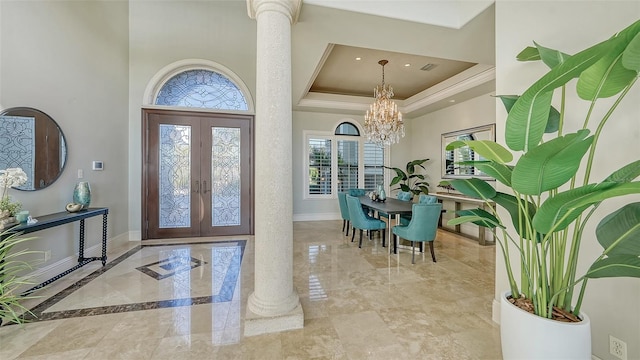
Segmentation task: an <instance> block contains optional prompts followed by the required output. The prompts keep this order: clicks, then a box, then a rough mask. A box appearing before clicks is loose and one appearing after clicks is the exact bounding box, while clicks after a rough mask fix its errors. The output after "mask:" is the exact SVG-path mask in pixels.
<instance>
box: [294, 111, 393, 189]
mask: <svg viewBox="0 0 640 360" xmlns="http://www.w3.org/2000/svg"><path fill="white" fill-rule="evenodd" d="M305 142H306V154H305V162H306V163H305V169H306V171H307V172H308V173H307V174H306V176H305V187H304V188H305V198H335V197H336V196H337V193H338V192H343V191H347V190H348V189H354V188H359V189H363V188H364V189H366V190H367V191H372V190H375V189H376V188H377V186H378V185H379V184H384V183H385V180H384V175H385V171H384V165H385V149H384V148H383V147H380V146H377V145H375V144H373V143H370V142H368V141H366V139H365V138H364V137H362V136H360V131H359V129H358V127H357V126H355V125H354V124H352V123H350V122H342V123H340V124H339V125H338V126H336V128H335V131H334V133H333V135H330V134H327V133H324V134H323V133H313V132H305Z"/></svg>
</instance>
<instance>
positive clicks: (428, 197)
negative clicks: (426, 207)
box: [418, 194, 438, 204]
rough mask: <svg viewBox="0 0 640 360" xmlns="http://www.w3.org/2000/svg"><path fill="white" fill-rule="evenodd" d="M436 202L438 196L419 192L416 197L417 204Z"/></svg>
mask: <svg viewBox="0 0 640 360" xmlns="http://www.w3.org/2000/svg"><path fill="white" fill-rule="evenodd" d="M437 202H438V198H437V197H435V196H433V195H425V194H420V197H419V198H418V204H435V203H437Z"/></svg>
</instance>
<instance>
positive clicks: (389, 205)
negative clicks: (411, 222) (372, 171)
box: [359, 195, 413, 248]
mask: <svg viewBox="0 0 640 360" xmlns="http://www.w3.org/2000/svg"><path fill="white" fill-rule="evenodd" d="M359 198H360V203H361V204H362V205H363V206H365V207H367V208H369V209H371V210H373V211H376V212H378V213H380V212H384V213H387V214H389V223H388V227H389V228H388V229H387V234H388V235H387V236H388V241H387V243H388V244H389V247H390V248H391V245H392V239H393V234H392V233H393V231H392V230H391V217H392V216H395V220H396V221H395V225H398V224H400V216H401V215H411V210H412V205H413V202H411V201H403V200H398V199H395V198H386V199H385V200H384V201H379V200H373V199H371V198H369V196H366V195H363V196H360V197H359ZM383 245H384V240H383Z"/></svg>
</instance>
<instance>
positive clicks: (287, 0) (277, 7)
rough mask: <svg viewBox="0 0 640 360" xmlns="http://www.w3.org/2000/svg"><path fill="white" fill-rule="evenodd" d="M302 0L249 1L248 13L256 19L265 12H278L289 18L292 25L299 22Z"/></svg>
mask: <svg viewBox="0 0 640 360" xmlns="http://www.w3.org/2000/svg"><path fill="white" fill-rule="evenodd" d="M301 7H302V0H247V13H248V14H249V17H250V18H252V19H256V18H257V17H258V14H260V13H261V12H263V11H277V12H279V13H282V14H284V15H285V16H286V17H288V18H289V21H290V22H291V25H293V24H295V23H296V22H297V21H298V15H300V8H301Z"/></svg>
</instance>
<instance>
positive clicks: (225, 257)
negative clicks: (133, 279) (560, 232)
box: [23, 240, 247, 322]
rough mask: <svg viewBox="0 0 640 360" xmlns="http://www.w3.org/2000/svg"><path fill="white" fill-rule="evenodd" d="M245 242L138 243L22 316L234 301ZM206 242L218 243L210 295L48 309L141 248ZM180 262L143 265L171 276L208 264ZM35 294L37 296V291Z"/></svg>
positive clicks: (32, 317)
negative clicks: (68, 308) (79, 307)
mask: <svg viewBox="0 0 640 360" xmlns="http://www.w3.org/2000/svg"><path fill="white" fill-rule="evenodd" d="M246 243H247V241H246V240H228V241H209V242H190V243H177V244H176V243H168V244H150V245H139V246H136V247H134V248H132V249H131V250H129V251H127V252H126V253H124V254H123V255H121V256H119V257H118V258H116V259H114V260H113V261H111V262H109V263H107V264H106V265H105V266H103V267H101V268H99V269H97V270H96V271H94V272H93V273H91V274H89V275H88V276H86V277H85V278H83V279H81V280H79V281H77V282H76V283H74V284H72V285H70V286H69V287H67V288H66V289H64V290H62V291H60V292H59V293H57V294H55V295H53V296H52V297H50V298H48V299H46V300H45V301H43V302H42V303H40V304H39V305H37V306H35V307H34V308H32V309H30V310H29V312H28V313H26V314H25V315H24V316H23V318H24V319H25V320H26V321H29V322H34V321H45V320H55V319H65V318H71V317H83V316H93V315H103V314H113V313H121V312H129V311H140V310H150V309H160V308H170V307H180V306H191V305H200V304H210V303H218V302H227V301H231V299H232V298H233V293H234V291H235V286H236V284H237V280H238V277H239V275H240V266H241V264H242V258H243V256H244V250H245V245H246ZM204 244H215V246H213V247H212V254H213V255H212V264H211V266H212V267H213V273H214V276H213V282H214V284H212V287H213V290H212V291H214V292H216V291H215V290H216V289H217V293H215V294H212V295H211V296H200V297H191V298H180V299H169V300H160V301H147V302H141V303H132V304H120V305H111V306H101V307H92V308H83V309H74V310H63V311H51V312H46V310H47V309H48V308H50V307H52V306H53V305H55V304H57V303H58V302H60V301H62V300H63V299H64V298H66V297H67V296H69V295H71V294H72V293H73V292H75V291H76V290H78V289H80V288H81V287H83V286H84V285H86V284H88V283H89V282H91V281H92V280H94V279H96V278H97V277H99V276H100V275H102V274H104V273H105V272H107V271H109V270H110V269H112V268H113V267H115V266H116V265H118V264H120V263H121V262H122V261H124V260H126V259H127V258H128V257H130V256H132V255H134V254H136V253H137V252H139V251H140V250H141V249H142V248H145V247H170V246H184V245H204ZM181 261H182V262H181V263H177V262H176V259H174V258H171V257H170V258H168V259H165V260H162V261H159V262H156V263H152V264H148V265H146V266H143V267H141V268H147V269H149V268H150V267H152V266H153V265H155V266H157V268H162V269H163V270H164V271H167V273H165V274H164V275H167V276H171V275H175V274H176V273H177V272H176V271H187V270H189V271H190V270H192V269H193V268H195V267H198V266H202V265H203V264H206V262H204V261H202V260H199V259H195V258H191V257H189V261H188V262H186V263H185V262H184V259H182V260H181ZM194 264H197V265H194ZM137 269H138V270H140V271H142V272H144V273H145V274H147V275H150V276H151V277H153V278H157V277H156V275H151V274H150V273H149V272H152V271H153V272H154V273H156V274H159V275H158V276H163V275H162V274H160V273H159V272H157V271H155V270H149V272H146V271H144V270H141V269H140V268H137ZM170 273H171V274H170ZM165 277H166V276H165ZM158 280H160V279H158ZM35 295H36V296H37V294H35Z"/></svg>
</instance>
